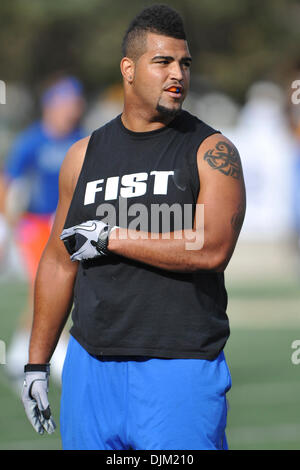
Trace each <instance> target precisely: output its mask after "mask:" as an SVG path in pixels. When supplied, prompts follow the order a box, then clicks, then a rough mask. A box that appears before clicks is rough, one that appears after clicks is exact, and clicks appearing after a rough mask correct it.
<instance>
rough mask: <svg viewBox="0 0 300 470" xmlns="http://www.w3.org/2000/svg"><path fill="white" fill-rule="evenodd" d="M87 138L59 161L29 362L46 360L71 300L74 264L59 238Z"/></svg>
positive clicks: (66, 315) (65, 318)
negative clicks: (60, 164) (52, 216)
mask: <svg viewBox="0 0 300 470" xmlns="http://www.w3.org/2000/svg"><path fill="white" fill-rule="evenodd" d="M87 143H88V138H85V139H82V140H80V141H79V142H77V143H76V144H74V145H73V146H72V147H71V148H70V150H69V151H68V153H67V155H66V157H65V160H64V162H63V164H62V167H61V171H60V177H59V202H58V206H57V210H56V216H55V220H54V224H53V227H52V231H51V235H50V237H49V240H48V243H47V246H46V248H45V250H44V253H43V255H42V258H41V261H40V264H39V269H38V272H37V277H36V281H35V292H34V318H33V326H32V332H31V340H30V347H29V362H30V363H32V364H33V363H36V364H42V363H46V362H49V360H50V358H51V356H52V354H53V351H54V349H55V346H56V344H57V342H58V339H59V336H60V334H61V331H62V329H63V327H64V325H65V322H66V320H67V318H68V315H69V313H70V310H71V307H72V302H73V287H74V281H75V277H76V273H77V267H78V263H77V262H76V263H72V262H71V261H70V258H69V256H68V253H67V251H66V249H65V247H64V245H63V243H62V242H61V240H60V239H59V236H60V234H61V231H62V229H63V225H64V223H65V219H66V215H67V212H68V209H69V206H70V202H71V200H72V196H73V192H74V189H75V185H76V182H77V178H78V175H79V173H80V169H81V166H82V162H83V159H84V155H85V151H86V147H87Z"/></svg>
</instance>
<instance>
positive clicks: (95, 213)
mask: <svg viewBox="0 0 300 470" xmlns="http://www.w3.org/2000/svg"><path fill="white" fill-rule="evenodd" d="M216 132H217V131H216V130H214V129H213V128H211V127H209V126H208V125H207V124H205V123H204V122H202V121H200V120H199V119H198V118H196V117H195V116H192V115H191V114H190V113H188V112H186V111H181V113H180V114H179V115H178V116H177V117H176V118H175V119H174V120H173V121H172V122H171V124H169V125H168V126H166V127H163V128H160V129H158V130H154V131H150V132H138V133H137V132H132V131H130V130H128V129H127V128H125V126H124V125H123V123H122V120H121V116H118V117H116V118H115V119H113V120H112V121H110V122H109V123H107V124H106V125H105V126H103V127H101V128H99V129H97V130H96V131H94V132H93V133H92V135H91V137H90V141H89V144H88V148H87V152H86V155H85V159H84V163H83V167H82V170H81V173H80V176H79V179H78V182H77V185H76V189H75V192H74V196H73V199H72V202H71V205H70V209H69V212H68V215H67V219H66V222H65V228H67V227H71V226H73V225H76V224H78V223H81V222H84V221H87V220H92V219H99V220H104V221H108V222H109V223H111V224H116V225H118V226H120V227H128V228H133V229H135V230H142V231H144V232H151V234H154V233H155V232H172V231H173V230H180V228H192V226H193V217H194V214H195V205H196V201H197V197H198V193H199V189H200V182H199V177H198V169H197V158H196V157H197V150H198V147H199V145H200V144H201V142H203V140H204V139H205V138H207V137H208V136H210V135H212V134H214V133H216ZM183 224H184V225H183ZM226 308H227V293H226V289H225V286H224V275H223V273H214V272H207V271H199V272H193V273H178V272H170V271H166V270H163V269H159V268H155V267H152V266H149V265H146V264H143V263H140V262H137V261H136V262H135V261H132V260H129V259H126V258H125V257H122V256H118V255H113V254H110V255H109V256H107V257H102V258H99V259H96V260H89V261H85V262H81V263H80V264H79V268H78V273H77V278H76V282H75V287H74V309H73V312H72V320H73V326H72V328H71V331H70V332H71V334H72V336H74V338H75V339H76V340H77V341H78V342H79V343H80V344H81V345H82V346H83V347H84V348H85V349H86V350H87V351H88V352H89V353H90V354H93V355H124V356H130V355H134V356H151V357H166V358H202V359H214V358H215V357H217V355H218V354H219V352H220V351H221V350H222V349H223V347H224V345H225V343H226V341H227V339H228V336H229V324H228V318H227V315H226Z"/></svg>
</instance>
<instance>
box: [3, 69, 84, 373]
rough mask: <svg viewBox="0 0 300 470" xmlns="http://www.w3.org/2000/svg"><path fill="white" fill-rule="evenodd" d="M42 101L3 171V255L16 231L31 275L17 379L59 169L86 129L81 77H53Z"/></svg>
mask: <svg viewBox="0 0 300 470" xmlns="http://www.w3.org/2000/svg"><path fill="white" fill-rule="evenodd" d="M40 104H41V118H40V119H39V120H38V121H36V122H33V123H32V124H31V125H30V126H29V127H28V128H26V129H25V130H24V131H22V132H21V133H20V134H19V135H18V136H17V137H16V139H15V141H14V142H13V145H12V147H11V149H10V151H9V153H8V155H7V157H6V159H5V162H4V167H3V171H2V175H1V177H0V211H1V216H0V244H1V245H2V246H1V247H0V255H1V252H2V255H3V256H4V252H5V246H6V242H8V241H9V238H11V237H13V238H14V240H15V243H16V247H17V250H18V253H19V256H20V263H23V265H24V269H25V272H26V277H27V281H28V298H27V305H25V308H24V311H23V312H20V319H19V322H18V326H17V329H16V331H15V333H14V335H13V337H12V340H11V342H10V345H9V348H8V351H7V368H6V370H7V372H8V374H9V376H10V377H11V378H12V379H14V380H16V381H18V380H19V378H20V377H22V375H23V363H24V358H26V357H27V354H28V344H29V331H30V328H31V323H32V309H33V288H34V280H35V276H36V271H37V268H38V263H39V260H40V257H41V255H42V252H43V249H44V247H45V245H46V243H47V241H48V238H49V235H50V230H51V224H52V220H53V216H54V213H55V210H56V206H57V202H58V176H59V169H60V166H61V163H62V161H63V159H64V157H65V154H66V152H67V150H68V149H69V148H70V146H71V145H72V144H73V143H74V142H76V141H77V140H79V139H81V138H82V137H84V135H85V133H84V131H83V129H82V128H81V124H80V120H81V118H82V115H83V111H84V105H85V103H84V98H83V88H82V84H81V83H80V81H79V80H78V79H77V78H75V77H72V76H67V75H66V76H65V75H61V74H59V75H57V76H55V77H54V78H50V79H49V80H48V81H47V82H46V85H45V86H44V87H43V92H42V94H41V103H40ZM3 256H2V257H3ZM65 343H66V339H64V337H62V340H61V341H60V344H59V345H58V347H57V353H56V356H55V357H54V358H53V372H54V376H53V377H54V379H56V380H57V381H58V382H60V374H61V368H62V363H63V360H64V355H65Z"/></svg>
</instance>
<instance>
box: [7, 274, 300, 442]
mask: <svg viewBox="0 0 300 470" xmlns="http://www.w3.org/2000/svg"><path fill="white" fill-rule="evenodd" d="M299 282H300V281H299ZM228 291H229V299H230V301H229V307H228V315H229V317H230V322H231V336H230V339H229V341H228V343H227V345H226V348H225V354H226V356H227V361H228V363H229V367H230V370H231V375H232V383H233V386H232V389H231V391H230V392H229V393H228V401H229V414H228V428H227V437H228V442H229V447H230V449H233V450H234V449H245V450H246V449H253V450H255V449H282V450H287V449H299V448H300V364H299V365H298V366H297V365H294V364H292V362H291V355H292V352H293V350H292V349H291V344H292V342H293V341H294V340H295V339H300V329H299V325H300V321H299V312H300V308H299V307H300V291H299V287H298V283H297V282H296V281H294V282H293V283H291V282H290V281H289V282H286V283H284V282H283V283H278V284H276V283H275V284H274V283H273V284H268V283H266V282H265V283H262V282H260V283H259V284H257V285H255V284H252V285H250V286H249V285H248V286H247V287H245V285H243V284H240V285H233V286H230V287H229V288H228ZM25 294H26V286H25V285H24V284H22V283H21V282H18V283H17V284H15V283H13V282H5V283H4V282H3V283H2V284H0V298H1V320H0V325H1V327H0V328H1V329H0V339H1V340H3V341H5V342H6V344H9V341H10V338H11V335H12V332H13V330H14V327H15V325H16V321H17V317H18V313H19V311H20V309H21V307H22V305H23V303H24V300H25ZM59 401H60V389H59V388H58V387H56V386H55V385H54V384H53V383H51V387H50V403H51V407H52V412H53V415H54V418H55V420H56V422H57V424H58V425H59V408H60V407H59ZM60 448H61V444H60V438H59V426H58V429H57V432H55V433H54V434H53V435H52V436H48V435H46V436H39V435H37V434H36V433H35V432H34V430H33V429H32V428H31V425H30V424H29V423H28V422H27V418H26V417H25V414H24V411H23V406H22V404H21V401H20V399H19V397H18V396H17V394H16V393H15V391H13V390H12V388H11V386H10V383H9V381H8V379H7V377H6V374H5V365H0V450H3V449H7V450H9V449H18V450H19V449H60Z"/></svg>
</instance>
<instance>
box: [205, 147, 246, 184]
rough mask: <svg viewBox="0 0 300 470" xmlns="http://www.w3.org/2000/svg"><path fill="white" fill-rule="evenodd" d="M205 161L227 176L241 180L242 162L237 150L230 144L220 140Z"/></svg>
mask: <svg viewBox="0 0 300 470" xmlns="http://www.w3.org/2000/svg"><path fill="white" fill-rule="evenodd" d="M203 158H204V160H205V161H207V163H208V164H209V165H210V166H211V167H212V168H213V169H214V170H219V171H220V172H221V173H223V174H224V175H226V176H232V177H233V178H235V179H240V178H241V176H242V170H241V160H240V156H239V153H238V151H237V149H236V148H235V147H234V146H233V145H230V144H229V143H228V142H225V141H223V140H220V141H219V142H218V143H217V144H216V145H215V147H214V148H213V149H210V150H208V151H207V152H206V153H205V154H204V157H203Z"/></svg>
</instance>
